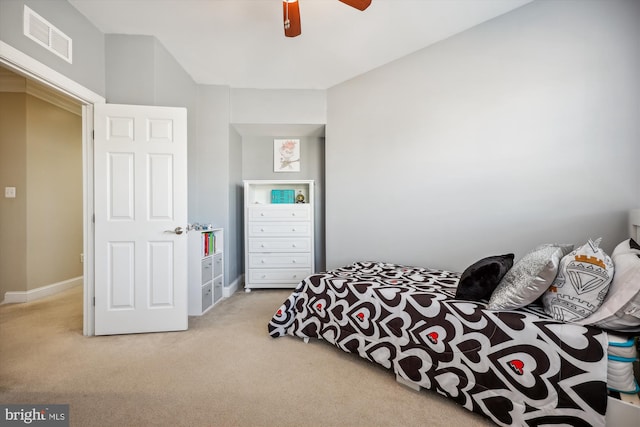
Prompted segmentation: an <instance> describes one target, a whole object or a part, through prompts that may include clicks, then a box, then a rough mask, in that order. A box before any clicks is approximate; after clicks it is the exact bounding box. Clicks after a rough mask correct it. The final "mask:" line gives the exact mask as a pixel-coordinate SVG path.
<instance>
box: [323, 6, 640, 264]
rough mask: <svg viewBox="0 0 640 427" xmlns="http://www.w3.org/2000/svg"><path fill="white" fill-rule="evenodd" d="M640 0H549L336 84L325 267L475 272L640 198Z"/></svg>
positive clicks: (566, 238)
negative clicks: (372, 264) (485, 261)
mask: <svg viewBox="0 0 640 427" xmlns="http://www.w3.org/2000/svg"><path fill="white" fill-rule="evenodd" d="M638 22H640V2H637V1H581V2H575V1H562V0H555V1H536V2H533V3H531V4H529V5H526V6H524V7H522V8H520V9H517V10H515V11H513V12H511V13H508V14H506V15H503V16H501V17H498V18H496V19H494V20H491V21H489V22H487V23H484V24H482V25H479V26H477V27H474V28H472V29H470V30H468V31H466V32H464V33H462V34H459V35H456V36H454V37H452V38H450V39H448V40H445V41H443V42H440V43H438V44H436V45H433V46H432V47H429V48H426V49H424V50H421V51H419V52H417V53H415V54H412V55H409V56H407V57H404V58H402V59H400V60H398V61H396V62H393V63H391V64H388V65H386V66H383V67H380V68H379V69H376V70H374V71H371V72H369V73H367V74H364V75H362V76H360V77H358V78H355V79H353V80H351V81H348V82H345V83H343V84H340V85H337V86H335V87H333V88H331V89H329V91H328V95H327V111H328V117H327V128H326V170H327V175H326V196H327V199H326V209H327V212H330V213H331V214H329V215H328V216H327V236H326V238H327V267H328V268H333V267H337V266H340V265H343V264H346V263H349V262H352V261H355V260H363V259H371V260H382V261H390V262H398V263H404V264H413V265H421V266H428V267H434V268H444V269H450V270H454V271H462V270H463V269H464V268H465V267H466V266H468V265H469V264H471V263H472V262H474V261H476V260H477V259H479V258H482V257H484V256H488V255H493V254H500V253H506V252H514V253H515V254H516V258H519V257H521V256H522V255H524V253H525V252H526V251H528V250H530V249H532V248H533V247H535V246H536V245H538V244H541V243H545V242H570V243H576V244H581V243H584V242H585V240H586V239H588V238H590V237H599V236H602V237H603V238H604V239H603V247H604V248H605V250H607V251H609V252H610V251H611V250H612V248H613V247H614V246H615V245H616V244H617V243H619V242H620V241H621V240H623V239H624V238H627V237H628V234H627V224H626V222H627V211H628V210H629V209H630V208H634V207H638V206H639V205H640V168H638V159H640V142H639V141H640V130H639V129H640V128H639V125H638V123H640V120H638V118H639V117H640V103H639V102H638V100H639V99H640V79H638V76H639V75H640V49H639V45H638V43H639V40H640V25H638Z"/></svg>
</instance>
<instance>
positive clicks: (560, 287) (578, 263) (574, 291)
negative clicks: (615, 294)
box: [542, 239, 613, 322]
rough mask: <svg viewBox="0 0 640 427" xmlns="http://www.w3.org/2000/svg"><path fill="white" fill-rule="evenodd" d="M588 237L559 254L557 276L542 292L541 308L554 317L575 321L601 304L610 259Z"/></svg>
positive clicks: (609, 275) (610, 270)
mask: <svg viewBox="0 0 640 427" xmlns="http://www.w3.org/2000/svg"><path fill="white" fill-rule="evenodd" d="M601 240H602V239H597V240H595V241H594V240H589V241H588V242H587V243H585V244H584V245H582V246H581V247H579V248H577V249H576V250H574V251H573V252H571V253H570V254H569V255H567V256H565V257H564V258H562V261H560V268H559V269H558V276H557V277H556V278H555V280H554V281H553V284H552V285H551V286H550V287H549V289H548V290H547V291H546V292H545V293H544V295H543V296H542V304H543V305H544V311H545V312H546V313H547V314H548V315H550V316H552V317H553V318H554V319H556V320H561V321H564V322H575V321H578V320H581V319H584V318H585V317H588V316H589V315H591V314H592V313H593V312H594V311H596V310H597V309H598V307H600V305H601V304H602V301H603V300H604V297H605V295H606V294H607V291H608V289H609V285H610V284H611V279H612V278H613V262H612V261H611V258H610V257H609V255H607V254H606V253H604V251H603V250H602V249H601V248H599V247H598V246H599V245H600V241H601Z"/></svg>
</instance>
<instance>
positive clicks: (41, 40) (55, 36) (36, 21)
mask: <svg viewBox="0 0 640 427" xmlns="http://www.w3.org/2000/svg"><path fill="white" fill-rule="evenodd" d="M24 35H25V36H27V37H29V38H30V39H31V40H33V41H35V42H36V43H38V44H40V45H42V46H44V47H45V48H46V49H47V50H49V51H51V52H53V53H55V54H56V55H58V56H59V57H61V58H62V59H64V60H65V61H67V62H69V63H71V59H72V56H71V45H72V43H71V42H72V41H71V39H70V38H69V37H67V35H66V34H64V33H63V32H62V31H60V30H59V29H57V28H56V27H54V26H53V25H51V23H49V21H47V20H46V19H44V18H43V17H42V16H40V15H38V14H37V13H35V12H34V11H33V10H31V9H29V8H28V7H27V6H26V5H25V7H24Z"/></svg>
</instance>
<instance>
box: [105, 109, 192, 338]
mask: <svg viewBox="0 0 640 427" xmlns="http://www.w3.org/2000/svg"><path fill="white" fill-rule="evenodd" d="M94 128H95V138H94V139H95V147H94V156H95V157H94V161H95V164H94V173H95V179H94V183H95V194H94V197H95V333H96V335H111V334H129V333H141V332H160V331H178V330H185V329H187V320H188V318H187V233H186V230H185V231H184V232H183V230H184V228H185V227H186V225H187V112H186V110H185V109H184V108H169V107H148V106H139V105H115V104H96V105H95V112H94Z"/></svg>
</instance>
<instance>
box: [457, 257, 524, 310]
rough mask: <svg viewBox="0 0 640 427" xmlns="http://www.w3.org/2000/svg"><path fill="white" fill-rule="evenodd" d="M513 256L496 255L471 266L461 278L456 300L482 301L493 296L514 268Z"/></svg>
mask: <svg viewBox="0 0 640 427" xmlns="http://www.w3.org/2000/svg"><path fill="white" fill-rule="evenodd" d="M513 257H514V255H513V254H505V255H495V256H490V257H487V258H483V259H481V260H480V261H476V262H475V263H473V264H471V265H470V266H469V267H467V269H466V270H465V271H464V272H463V273H462V275H461V276H460V281H459V282H458V289H457V290H456V299H465V300H471V301H480V300H483V299H487V298H489V297H490V296H491V293H492V292H493V290H494V289H495V288H496V286H498V283H500V279H502V277H503V276H504V275H505V273H506V272H507V271H509V269H510V268H511V267H512V266H513Z"/></svg>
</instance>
